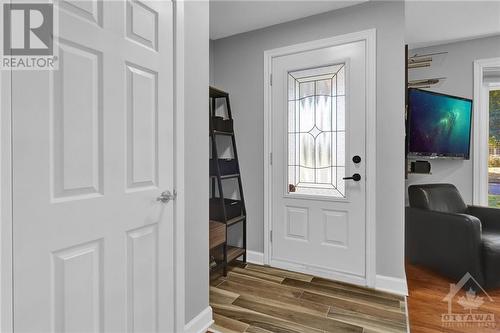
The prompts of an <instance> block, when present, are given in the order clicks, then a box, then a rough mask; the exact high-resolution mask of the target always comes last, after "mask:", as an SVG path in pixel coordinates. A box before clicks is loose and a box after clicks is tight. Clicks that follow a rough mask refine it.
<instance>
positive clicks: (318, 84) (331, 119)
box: [287, 64, 345, 198]
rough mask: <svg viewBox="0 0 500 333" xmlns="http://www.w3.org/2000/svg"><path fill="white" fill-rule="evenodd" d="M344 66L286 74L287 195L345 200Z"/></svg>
mask: <svg viewBox="0 0 500 333" xmlns="http://www.w3.org/2000/svg"><path fill="white" fill-rule="evenodd" d="M343 177H345V65H344V64H338V65H332V66H325V67H319V68H312V69H307V70H299V71H293V72H289V73H288V188H287V191H288V193H297V194H309V195H321V196H331V197H339V198H343V197H345V181H344V180H343V179H342V178H343Z"/></svg>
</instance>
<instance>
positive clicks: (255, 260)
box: [247, 250, 264, 265]
mask: <svg viewBox="0 0 500 333" xmlns="http://www.w3.org/2000/svg"><path fill="white" fill-rule="evenodd" d="M247 262H249V263H251V264H257V265H264V253H262V252H257V251H248V250H247Z"/></svg>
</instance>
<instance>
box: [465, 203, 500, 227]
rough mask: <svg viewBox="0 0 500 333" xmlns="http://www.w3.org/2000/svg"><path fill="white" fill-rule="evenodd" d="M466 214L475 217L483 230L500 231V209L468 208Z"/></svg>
mask: <svg viewBox="0 0 500 333" xmlns="http://www.w3.org/2000/svg"><path fill="white" fill-rule="evenodd" d="M467 213H468V214H470V215H473V216H475V217H477V218H478V219H479V220H480V221H481V224H482V226H483V228H484V230H495V231H500V209H498V208H491V207H484V206H468V209H467Z"/></svg>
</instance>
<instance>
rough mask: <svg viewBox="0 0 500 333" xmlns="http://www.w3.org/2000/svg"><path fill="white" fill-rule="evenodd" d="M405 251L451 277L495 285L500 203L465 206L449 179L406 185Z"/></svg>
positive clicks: (499, 263)
mask: <svg viewBox="0 0 500 333" xmlns="http://www.w3.org/2000/svg"><path fill="white" fill-rule="evenodd" d="M408 195H409V200H410V207H407V208H406V257H407V260H409V262H410V263H412V264H418V265H422V266H425V267H428V268H430V269H433V270H435V271H436V272H439V273H441V274H443V275H445V276H447V277H449V278H451V279H453V280H455V281H458V280H460V279H461V278H462V276H463V275H464V274H465V273H467V272H469V273H470V274H471V275H472V276H473V277H474V278H475V279H476V280H477V282H479V283H480V284H481V285H482V286H483V288H489V289H491V288H496V287H500V209H496V208H488V207H479V206H467V205H466V204H465V203H464V201H463V199H462V196H461V195H460V193H459V192H458V190H457V188H456V187H455V186H454V185H451V184H425V185H411V186H410V187H409V188H408Z"/></svg>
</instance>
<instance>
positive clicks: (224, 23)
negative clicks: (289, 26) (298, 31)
mask: <svg viewBox="0 0 500 333" xmlns="http://www.w3.org/2000/svg"><path fill="white" fill-rule="evenodd" d="M365 1H367V0H363V1H354V0H351V1H337V0H328V1H325V0H323V1H298V0H287V1H283V0H281V1H276V0H211V1H210V39H219V38H224V37H228V36H232V35H236V34H239V33H242V32H247V31H252V30H256V29H260V28H264V27H268V26H271V25H275V24H279V23H283V22H288V21H293V20H296V19H299V18H303V17H307V16H311V15H315V14H320V13H324V12H328V11H331V10H335V9H339V8H343V7H348V6H354V5H357V4H359V3H362V2H365Z"/></svg>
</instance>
